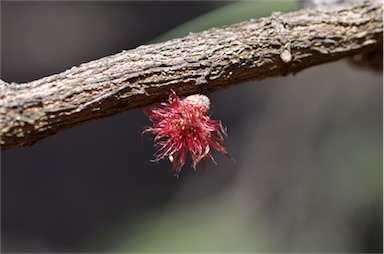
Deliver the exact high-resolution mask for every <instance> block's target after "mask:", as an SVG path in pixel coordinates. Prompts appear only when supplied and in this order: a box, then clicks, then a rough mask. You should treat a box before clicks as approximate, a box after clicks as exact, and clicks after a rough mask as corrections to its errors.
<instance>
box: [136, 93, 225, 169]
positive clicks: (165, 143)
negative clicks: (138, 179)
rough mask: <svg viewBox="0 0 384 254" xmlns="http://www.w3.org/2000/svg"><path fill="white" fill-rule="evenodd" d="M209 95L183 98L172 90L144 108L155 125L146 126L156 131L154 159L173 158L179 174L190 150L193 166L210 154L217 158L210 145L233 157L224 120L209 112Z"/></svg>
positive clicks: (172, 161) (147, 128) (145, 131)
mask: <svg viewBox="0 0 384 254" xmlns="http://www.w3.org/2000/svg"><path fill="white" fill-rule="evenodd" d="M209 108H210V101H209V98H208V97H207V96H205V95H200V94H195V95H191V96H188V97H186V98H184V99H181V98H179V97H178V96H177V94H176V93H175V91H173V90H171V95H170V96H169V98H168V100H167V101H166V102H163V103H160V104H159V103H158V104H155V105H152V106H150V107H148V108H146V109H144V113H145V114H146V115H147V116H148V118H149V119H150V120H151V121H152V123H153V126H150V127H146V128H145V130H144V131H143V133H152V134H154V135H155V138H154V141H155V146H157V147H158V150H157V152H156V153H155V154H154V159H153V161H154V162H157V161H160V160H162V159H169V160H170V161H171V163H173V166H172V169H173V170H174V171H175V174H176V175H179V173H180V171H181V168H182V166H183V165H184V164H185V160H186V157H187V154H188V152H189V153H190V156H191V160H192V167H193V168H194V169H195V170H196V166H197V164H198V163H199V162H200V161H202V162H203V164H204V168H205V163H204V160H205V158H206V157H209V158H211V160H212V161H213V162H214V163H215V160H214V158H213V157H212V155H211V153H210V148H211V147H212V148H214V149H216V150H217V151H219V152H221V153H223V154H225V155H226V156H228V157H229V155H228V153H227V151H226V149H225V146H224V136H226V131H225V128H224V126H223V125H222V123H221V121H219V120H212V119H210V117H209V115H208V111H209Z"/></svg>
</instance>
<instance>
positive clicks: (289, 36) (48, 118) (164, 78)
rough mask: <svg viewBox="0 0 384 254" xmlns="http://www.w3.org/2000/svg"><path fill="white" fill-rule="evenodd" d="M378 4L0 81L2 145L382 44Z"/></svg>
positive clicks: (308, 12)
mask: <svg viewBox="0 0 384 254" xmlns="http://www.w3.org/2000/svg"><path fill="white" fill-rule="evenodd" d="M382 12H383V7H382V4H381V3H380V2H378V1H373V0H371V1H365V2H361V3H354V4H351V5H349V6H342V7H340V8H337V9H334V8H331V9H318V10H314V9H304V10H300V11H297V12H292V13H288V14H280V13H274V14H273V15H272V16H270V17H268V18H262V19H258V20H250V21H246V22H242V23H239V24H235V25H231V26H228V27H225V28H214V29H211V30H207V31H204V32H201V33H196V34H190V35H188V36H186V37H184V38H181V39H174V40H170V41H167V42H164V43H159V44H151V45H146V46H140V47H138V48H136V49H133V50H128V51H123V52H122V53H119V54H116V55H113V56H109V57H105V58H101V59H98V60H95V61H92V62H89V63H85V64H82V65H80V66H79V67H72V68H71V69H69V70H67V71H65V72H62V73H60V74H56V75H52V76H49V77H45V78H42V79H39V80H36V81H32V82H29V83H24V84H15V83H11V84H8V83H6V82H1V83H0V91H1V97H0V106H1V107H0V110H1V111H0V132H1V149H2V150H7V149H10V148H14V147H20V146H28V145H32V144H34V143H35V142H37V141H39V140H41V139H43V138H45V137H48V136H51V135H53V134H55V133H57V132H59V131H61V130H65V129H68V128H71V127H74V126H77V125H79V124H81V123H85V122H88V121H91V120H95V119H100V118H104V117H107V116H110V115H114V114H117V113H120V112H123V111H126V110H128V109H132V108H137V107H144V106H146V105H149V104H151V103H153V102H156V101H159V100H162V99H164V98H165V97H166V96H167V94H169V90H170V89H171V88H172V89H175V90H177V91H178V93H179V94H180V95H188V94H194V93H207V92H213V91H216V90H220V89H223V88H226V87H229V86H231V85H233V84H236V83H240V82H244V81H247V80H251V79H259V80H261V79H265V78H267V77H273V76H285V75H287V74H290V73H296V72H298V71H300V70H303V69H305V68H308V67H311V66H314V65H318V64H322V63H326V62H331V61H335V60H338V59H340V58H343V57H346V56H353V55H355V54H357V53H364V52H371V51H376V50H380V49H381V48H382V43H383V39H382V36H383V24H382Z"/></svg>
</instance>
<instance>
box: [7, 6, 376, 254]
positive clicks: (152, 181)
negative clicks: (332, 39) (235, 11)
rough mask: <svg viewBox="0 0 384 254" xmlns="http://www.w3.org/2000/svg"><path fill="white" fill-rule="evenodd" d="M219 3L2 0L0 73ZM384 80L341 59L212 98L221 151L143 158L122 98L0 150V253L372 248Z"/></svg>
mask: <svg viewBox="0 0 384 254" xmlns="http://www.w3.org/2000/svg"><path fill="white" fill-rule="evenodd" d="M228 4H230V2H198V1H197V2H163V1H161V2H2V3H1V79H3V80H5V81H7V82H18V83H20V82H28V81H31V80H34V79H38V78H41V77H44V76H47V75H51V74H54V73H59V72H62V71H64V70H66V69H68V68H71V67H72V66H73V65H79V64H81V63H83V62H87V61H90V60H93V59H98V58H100V57H103V56H107V55H111V54H114V53H118V52H121V51H122V50H125V49H131V48H135V47H137V46H139V45H141V44H145V43H147V42H148V41H150V40H152V39H154V38H155V37H157V36H160V35H161V34H163V33H164V32H166V31H168V30H169V29H171V28H173V27H175V26H177V25H179V24H181V23H183V22H185V21H188V20H190V19H191V18H194V17H197V16H199V15H201V14H203V13H206V12H208V11H210V10H213V9H215V8H218V7H220V6H224V5H228ZM382 94H383V92H382V77H381V75H376V74H374V73H372V72H370V71H367V70H361V69H356V68H354V67H352V66H351V65H349V64H348V61H347V60H343V61H339V62H336V63H331V64H326V65H322V66H317V67H313V68H310V69H308V70H305V71H302V72H301V73H299V74H297V75H296V76H290V77H282V78H270V79H267V80H265V81H262V82H259V81H254V82H248V83H247V84H242V85H238V86H235V87H232V88H230V89H227V90H224V91H220V92H217V93H214V94H212V95H211V100H212V105H213V115H212V118H214V119H220V120H222V121H223V123H224V124H225V125H226V126H227V127H228V136H229V138H228V140H227V150H228V151H229V153H230V154H231V155H232V157H234V158H235V159H236V163H235V164H234V163H232V161H230V160H229V159H227V158H226V157H225V156H222V155H221V154H218V153H215V152H214V153H213V154H214V157H215V159H216V161H217V164H218V165H217V166H214V165H213V164H212V163H208V170H207V172H205V173H204V174H202V173H201V171H202V169H201V168H199V169H198V171H197V172H194V171H193V170H192V169H191V168H189V166H188V165H186V166H184V168H183V170H182V174H181V178H179V179H177V178H174V177H172V173H171V172H170V164H169V163H168V162H161V163H159V164H154V163H150V162H149V161H150V159H151V158H152V154H153V152H154V150H153V141H152V140H151V139H150V137H148V136H144V137H142V136H141V131H142V130H143V127H144V126H145V125H148V124H149V121H148V120H147V119H146V117H145V116H144V114H143V113H142V112H141V110H130V111H128V112H125V113H121V114H118V115H115V116H111V117H108V118H105V119H102V120H98V121H95V122H91V123H87V124H84V125H82V126H80V127H76V128H73V129H70V130H67V131H63V132H61V133H59V134H57V135H55V136H52V137H49V138H47V139H45V140H42V141H40V142H38V143H37V144H35V145H33V146H32V147H26V148H18V149H13V150H10V151H6V152H3V153H2V154H1V248H2V251H3V252H81V251H91V252H103V251H108V252H112V251H119V252H147V251H151V252H158V251H159V252H171V251H173V252H175V251H176V252H186V251H189V252H191V251H192V252H201V251H206V252H207V251H216V252H234V251H241V252H247V251H249V252H260V251H262V252H381V251H382V207H383V205H382V179H383V177H382V129H383V126H382V115H383V114H382V113H383V112H382Z"/></svg>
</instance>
